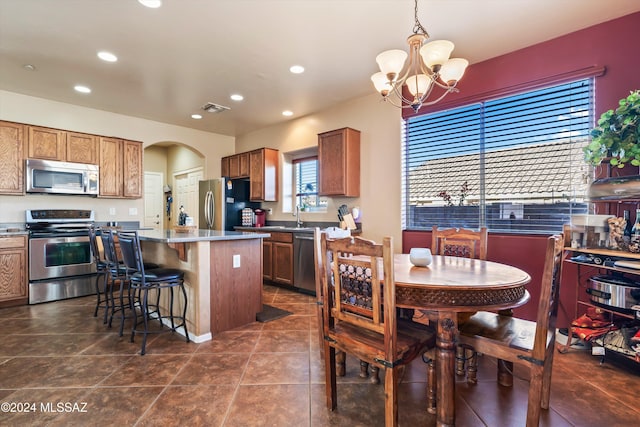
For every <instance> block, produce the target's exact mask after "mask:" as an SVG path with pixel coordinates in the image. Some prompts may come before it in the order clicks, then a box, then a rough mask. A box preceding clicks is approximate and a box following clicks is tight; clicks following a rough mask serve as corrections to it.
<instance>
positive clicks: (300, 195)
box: [294, 157, 320, 210]
mask: <svg viewBox="0 0 640 427" xmlns="http://www.w3.org/2000/svg"><path fill="white" fill-rule="evenodd" d="M294 164H295V176H296V190H295V191H296V205H297V206H300V207H302V208H303V209H304V210H313V209H314V208H317V207H319V206H320V203H319V199H318V158H317V157H311V158H305V159H300V160H295V161H294Z"/></svg>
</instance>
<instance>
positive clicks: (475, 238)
mask: <svg viewBox="0 0 640 427" xmlns="http://www.w3.org/2000/svg"><path fill="white" fill-rule="evenodd" d="M431 252H432V253H433V254H434V255H449V256H457V257H464V258H475V259H481V260H486V259H487V227H482V228H481V229H480V231H473V230H467V229H465V228H446V229H438V226H437V225H434V226H433V228H432V230H431Z"/></svg>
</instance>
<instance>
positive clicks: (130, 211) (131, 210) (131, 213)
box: [129, 208, 138, 215]
mask: <svg viewBox="0 0 640 427" xmlns="http://www.w3.org/2000/svg"><path fill="white" fill-rule="evenodd" d="M129 215H138V208H129Z"/></svg>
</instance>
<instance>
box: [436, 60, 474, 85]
mask: <svg viewBox="0 0 640 427" xmlns="http://www.w3.org/2000/svg"><path fill="white" fill-rule="evenodd" d="M468 65H469V61H467V60H466V59H462V58H451V59H450V60H448V61H447V62H445V63H444V64H443V65H442V68H441V69H440V79H441V80H442V81H443V82H444V83H446V84H447V85H455V84H456V83H457V82H458V81H459V80H460V79H461V78H462V76H463V75H464V72H465V70H466V69H467V66H468Z"/></svg>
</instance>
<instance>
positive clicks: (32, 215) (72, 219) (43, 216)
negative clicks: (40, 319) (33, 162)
mask: <svg viewBox="0 0 640 427" xmlns="http://www.w3.org/2000/svg"><path fill="white" fill-rule="evenodd" d="M26 216H27V224H26V227H27V229H28V230H29V304H36V303H40V302H47V301H55V300H60V299H65V298H73V297H78V296H84V295H90V294H93V293H95V291H96V290H95V273H96V266H95V263H94V262H93V255H92V253H91V244H90V242H89V234H88V232H89V228H90V227H91V226H92V225H93V211H85V210H60V209H46V210H29V211H27V214H26Z"/></svg>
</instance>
